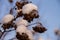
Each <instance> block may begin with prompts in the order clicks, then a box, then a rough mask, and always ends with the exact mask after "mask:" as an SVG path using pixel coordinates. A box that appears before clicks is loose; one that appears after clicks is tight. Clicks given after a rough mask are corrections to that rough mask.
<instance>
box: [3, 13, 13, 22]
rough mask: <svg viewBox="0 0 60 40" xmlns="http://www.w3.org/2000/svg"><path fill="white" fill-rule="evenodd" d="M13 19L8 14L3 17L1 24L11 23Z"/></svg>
mask: <svg viewBox="0 0 60 40" xmlns="http://www.w3.org/2000/svg"><path fill="white" fill-rule="evenodd" d="M13 19H14V16H13V15H11V14H8V15H6V16H4V17H3V19H2V22H3V23H8V22H10V21H12V20H13Z"/></svg>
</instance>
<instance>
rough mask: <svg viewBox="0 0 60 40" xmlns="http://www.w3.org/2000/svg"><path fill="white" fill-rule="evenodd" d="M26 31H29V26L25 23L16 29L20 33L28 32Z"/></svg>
mask: <svg viewBox="0 0 60 40" xmlns="http://www.w3.org/2000/svg"><path fill="white" fill-rule="evenodd" d="M26 31H27V27H25V26H24V25H20V26H18V27H17V29H16V32H18V33H19V34H22V33H26Z"/></svg>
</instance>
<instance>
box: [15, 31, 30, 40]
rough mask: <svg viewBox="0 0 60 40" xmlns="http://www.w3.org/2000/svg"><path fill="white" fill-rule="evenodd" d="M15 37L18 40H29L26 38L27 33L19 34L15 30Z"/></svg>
mask: <svg viewBox="0 0 60 40" xmlns="http://www.w3.org/2000/svg"><path fill="white" fill-rule="evenodd" d="M16 38H17V39H18V40H30V39H29V38H28V35H27V34H26V33H22V34H19V33H18V32H17V35H16Z"/></svg>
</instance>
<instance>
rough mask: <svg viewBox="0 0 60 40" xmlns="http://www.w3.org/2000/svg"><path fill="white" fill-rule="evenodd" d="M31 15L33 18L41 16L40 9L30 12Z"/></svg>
mask: <svg viewBox="0 0 60 40" xmlns="http://www.w3.org/2000/svg"><path fill="white" fill-rule="evenodd" d="M29 15H30V17H31V18H38V17H39V14H38V11H36V10H33V11H32V12H30V13H29Z"/></svg>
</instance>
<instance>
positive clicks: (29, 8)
mask: <svg viewBox="0 0 60 40" xmlns="http://www.w3.org/2000/svg"><path fill="white" fill-rule="evenodd" d="M32 10H38V8H37V6H36V5H34V4H32V3H28V4H26V5H24V6H23V7H22V12H23V14H29V13H30V12H31V11H32Z"/></svg>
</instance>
